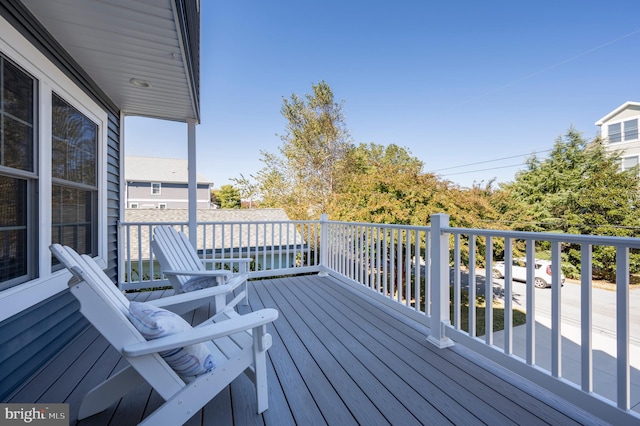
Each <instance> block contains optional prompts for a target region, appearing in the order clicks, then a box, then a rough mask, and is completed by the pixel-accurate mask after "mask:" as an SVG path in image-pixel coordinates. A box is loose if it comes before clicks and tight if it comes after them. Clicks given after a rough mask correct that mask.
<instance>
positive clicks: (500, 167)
mask: <svg viewBox="0 0 640 426" xmlns="http://www.w3.org/2000/svg"><path fill="white" fill-rule="evenodd" d="M525 164H526V163H518V164H511V165H510V166H499V167H490V168H488V169H479V170H469V171H466V172H456V173H446V174H444V175H441V176H455V175H464V174H466V173H476V172H487V171H490V170H499V169H508V168H511V167H518V166H523V165H525Z"/></svg>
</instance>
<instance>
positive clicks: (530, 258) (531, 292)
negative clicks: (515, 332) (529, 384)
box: [525, 240, 536, 365]
mask: <svg viewBox="0 0 640 426" xmlns="http://www.w3.org/2000/svg"><path fill="white" fill-rule="evenodd" d="M535 255H536V252H535V247H534V241H533V240H527V254H526V257H527V265H533V264H534V261H535ZM534 280H535V277H534V268H531V267H529V268H527V287H526V290H525V291H526V292H527V349H526V351H527V364H529V365H534V364H535V362H536V313H535V312H536V311H535V309H536V304H535V289H536V287H535V285H534Z"/></svg>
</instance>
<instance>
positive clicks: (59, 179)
mask: <svg viewBox="0 0 640 426" xmlns="http://www.w3.org/2000/svg"><path fill="white" fill-rule="evenodd" d="M51 132H52V134H51V139H52V141H51V142H52V143H51V145H52V167H51V168H52V187H51V208H52V220H51V222H52V224H51V227H52V229H51V240H52V242H53V243H60V244H64V245H68V246H70V247H72V248H74V249H75V250H76V251H77V252H78V253H81V254H89V255H96V254H97V224H98V208H97V204H98V187H97V169H98V161H97V160H98V155H97V150H98V125H97V124H95V123H94V122H92V121H91V120H89V119H88V118H87V117H86V116H85V115H83V114H82V113H80V112H79V111H78V110H77V109H75V108H74V107H72V106H71V105H69V104H68V103H67V102H66V101H64V100H63V99H62V98H60V97H59V96H57V95H55V94H54V95H53V97H52V129H51ZM57 263H58V261H57V259H54V262H53V264H57Z"/></svg>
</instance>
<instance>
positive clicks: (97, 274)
mask: <svg viewBox="0 0 640 426" xmlns="http://www.w3.org/2000/svg"><path fill="white" fill-rule="evenodd" d="M50 250H51V251H52V252H53V254H54V255H55V256H56V257H57V258H58V259H59V260H60V261H61V262H62V263H63V264H64V265H65V266H66V267H67V269H69V270H70V271H71V273H72V274H73V277H72V278H71V280H70V281H69V287H70V290H71V292H72V293H73V295H74V296H75V297H76V298H77V299H78V300H79V301H80V312H81V313H82V314H83V315H84V316H85V317H86V318H87V319H88V320H89V321H90V322H91V324H92V325H93V326H94V327H95V328H96V329H97V330H98V331H99V332H100V333H101V334H102V335H103V336H104V337H105V338H106V339H107V340H108V341H109V343H110V344H111V345H112V346H113V347H114V348H115V349H116V350H117V351H118V352H119V353H120V354H122V356H123V357H124V358H125V359H126V360H127V361H128V362H129V365H128V366H127V367H125V368H124V369H123V370H121V371H120V372H118V373H117V374H115V375H114V376H112V377H111V378H109V379H107V380H106V381H105V382H103V383H102V384H100V385H99V386H97V387H96V388H94V389H92V390H91V391H89V392H88V393H87V395H86V396H85V397H84V399H83V401H82V403H81V406H80V408H79V413H78V417H79V419H83V418H86V417H88V416H91V415H93V414H96V413H98V412H100V411H103V410H105V409H107V408H108V407H109V406H111V405H112V404H113V403H114V402H116V401H117V400H118V399H119V398H120V397H121V396H123V395H125V394H126V393H128V392H129V391H131V390H133V389H135V388H136V386H137V385H138V384H140V383H141V382H143V381H146V382H148V383H149V384H150V385H151V386H152V387H153V388H154V389H155V390H156V391H157V392H158V394H160V396H161V397H162V398H163V399H164V400H165V403H164V404H163V405H162V406H160V407H159V408H158V409H157V410H156V411H154V412H153V413H152V414H150V415H149V416H147V417H146V418H145V419H144V420H143V422H142V423H141V424H153V425H179V424H183V423H185V422H186V421H187V420H188V419H189V418H190V417H192V416H193V415H194V414H195V413H196V412H198V410H200V409H201V408H202V407H203V406H204V405H205V404H207V403H208V402H209V401H210V400H211V399H212V398H213V397H214V396H215V395H217V394H218V393H219V392H220V391H221V390H222V389H224V388H225V387H226V386H227V385H229V384H230V383H231V382H232V381H233V380H234V379H235V378H236V377H237V376H238V375H240V374H241V373H242V372H245V373H246V374H247V375H248V376H249V377H250V378H251V380H252V381H253V382H254V383H255V386H256V395H257V403H258V407H257V411H258V413H261V412H263V411H264V410H266V409H267V408H268V394H267V372H266V351H267V349H268V348H269V347H270V346H271V335H270V334H268V333H267V332H266V324H268V323H270V322H272V321H274V320H275V319H276V318H277V317H278V311H277V310H275V309H261V310H259V311H256V312H252V313H250V314H246V315H240V314H238V313H237V312H236V311H235V310H234V309H233V308H226V309H224V310H223V311H221V312H219V313H218V314H216V315H215V316H214V317H213V318H211V319H209V320H207V321H205V322H203V323H202V324H200V325H199V326H197V327H195V328H193V329H192V330H189V331H187V332H182V333H179V334H174V335H170V336H167V337H161V338H159V339H155V340H149V341H147V340H146V339H145V338H144V337H143V336H142V334H140V332H139V331H138V329H136V327H135V326H134V325H133V324H132V322H131V321H130V320H129V317H128V311H129V300H128V299H127V298H126V297H125V296H124V295H123V294H122V293H121V292H120V291H119V290H118V289H117V288H116V286H115V285H114V284H113V283H112V282H111V281H110V280H109V278H108V277H107V275H106V274H105V273H104V272H103V271H102V270H101V269H100V266H99V265H98V264H97V263H95V262H94V261H93V259H91V258H90V257H88V256H86V255H84V256H80V255H79V254H78V253H76V252H75V251H74V250H73V249H71V248H69V247H64V246H61V245H59V244H53V245H52V246H50ZM194 293H198V292H192V293H186V294H180V295H176V296H172V297H168V298H163V299H158V300H154V301H152V302H146V303H152V304H154V305H156V306H160V307H163V308H165V309H169V310H170V309H171V307H172V306H178V307H183V305H184V303H188V302H189V300H190V299H197V298H198V296H197V295H196V294H194ZM198 342H206V345H207V348H208V349H209V350H211V352H212V353H213V355H214V359H215V363H216V368H215V369H214V370H212V371H210V372H208V373H204V374H202V375H199V376H196V378H195V379H193V380H192V381H189V382H188V383H187V381H185V380H184V379H182V378H181V377H180V376H179V375H178V374H176V372H175V371H174V370H173V369H172V368H171V367H170V366H169V364H167V362H166V361H165V360H164V359H163V358H162V357H161V356H160V355H159V354H158V352H162V351H167V350H170V349H174V348H181V347H185V346H187V345H192V344H195V343H198Z"/></svg>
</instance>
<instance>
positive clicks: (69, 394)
mask: <svg viewBox="0 0 640 426" xmlns="http://www.w3.org/2000/svg"><path fill="white" fill-rule="evenodd" d="M250 292H251V293H250V307H249V308H247V309H251V310H255V309H259V308H262V307H273V308H276V309H278V310H279V311H280V317H279V318H278V320H277V321H276V322H275V323H273V324H272V325H271V326H270V327H269V332H270V333H271V334H272V336H273V346H272V347H271V349H270V350H269V357H268V360H269V362H268V364H269V404H270V405H269V409H268V410H267V411H266V412H264V413H263V414H262V415H257V414H255V407H256V404H255V395H254V392H253V388H252V383H251V382H250V381H249V379H247V378H246V377H244V376H241V377H239V378H238V379H236V380H235V381H234V382H233V383H232V385H231V386H230V387H228V388H227V389H226V390H225V391H223V392H222V393H221V394H219V395H218V396H216V397H215V398H214V399H213V400H212V401H211V402H210V403H209V404H208V405H207V406H206V407H205V408H204V409H203V410H201V411H200V412H198V413H197V414H196V415H195V416H194V417H192V418H191V420H190V421H189V423H188V424H193V425H196V424H197V425H213V424H215V425H231V424H235V425H254V424H255V425H263V424H264V425H288V424H291V425H293V424H299V425H315V424H330V425H350V424H354V425H355V424H364V425H378V424H398V425H412V424H430V425H443V424H459V425H474V424H490V425H503V424H504V425H506V424H526V425H535V424H553V425H560V424H561V425H572V424H606V423H605V422H600V421H599V420H598V419H595V418H593V417H590V416H589V415H587V414H585V413H584V412H582V411H580V410H579V409H577V408H575V407H574V406H572V405H570V404H568V403H566V402H564V401H562V400H560V399H559V398H558V397H557V396H555V395H549V394H547V393H545V392H543V391H541V390H540V389H539V388H537V387H536V386H534V385H532V384H530V383H527V382H524V381H523V380H522V379H520V378H517V377H515V376H509V373H506V372H505V373H504V374H500V375H495V374H493V372H492V368H493V369H495V366H493V367H492V366H491V364H490V363H488V362H487V363H486V364H484V362H483V363H481V364H480V365H479V364H477V363H474V362H473V361H471V360H470V358H469V357H467V356H466V352H465V349H464V348H461V347H458V346H454V347H453V348H449V349H443V350H439V349H437V348H435V347H434V346H432V345H431V344H429V343H427V342H426V333H427V332H428V331H427V330H426V329H423V328H422V327H421V326H419V325H416V324H412V323H411V322H410V321H407V320H405V319H403V318H402V317H400V316H399V315H398V314H397V313H393V312H389V310H388V309H381V308H380V307H379V306H377V305H376V304H375V303H371V301H370V300H368V299H367V298H363V297H362V296H360V295H358V294H356V293H354V292H353V291H352V290H350V289H349V288H347V287H345V286H344V285H342V284H340V283H338V282H337V281H336V280H334V279H333V278H329V277H318V276H301V277H295V278H284V279H270V280H263V281H255V282H252V283H251V289H250ZM160 296H162V292H152V293H149V292H147V293H138V294H137V295H136V300H143V299H145V298H148V297H152V298H155V297H160ZM207 315H208V312H207V310H206V309H201V310H199V311H196V312H195V313H194V314H193V315H192V316H191V317H190V318H188V319H190V320H192V321H194V322H199V321H200V320H201V319H204V318H205V317H206V316H207ZM475 358H476V359H475V361H477V357H475ZM124 364H125V361H124V360H123V359H121V358H120V357H119V355H118V354H117V353H116V352H115V350H113V349H112V348H110V347H109V345H108V344H107V343H106V341H105V340H104V339H103V338H102V337H101V336H99V335H98V334H97V332H96V331H95V330H94V329H93V328H92V327H89V328H88V329H87V330H86V331H85V332H84V333H82V335H80V336H79V337H78V338H77V339H76V340H75V341H74V342H73V343H72V344H70V345H69V346H67V347H66V348H65V349H64V350H63V351H61V352H60V353H59V354H58V355H57V356H56V357H55V358H54V359H52V360H51V362H50V363H49V364H48V365H47V366H45V367H44V368H43V369H42V370H41V371H40V372H39V373H38V374H37V375H35V376H34V377H33V378H32V379H31V380H29V381H28V382H26V383H25V385H24V386H23V387H22V388H20V389H19V390H18V391H17V392H16V393H15V394H14V395H13V396H12V397H11V400H10V401H9V402H46V403H53V402H67V403H69V404H70V411H71V413H70V414H71V422H70V424H71V425H81V426H84V425H117V426H122V425H132V424H136V423H138V422H139V421H141V420H142V419H143V418H144V417H146V416H147V415H148V414H149V413H150V412H152V411H153V410H154V409H155V408H156V407H158V406H159V405H160V404H161V403H162V400H161V398H160V397H159V396H158V395H157V394H156V393H155V392H153V391H152V390H151V388H150V387H149V386H147V385H144V386H141V387H140V388H138V389H137V390H136V391H135V392H132V393H130V394H129V395H127V396H126V397H124V398H122V399H121V400H120V402H119V403H117V404H115V405H113V406H112V407H111V408H109V409H108V410H106V411H104V412H102V413H100V414H97V415H95V416H93V417H90V418H88V419H85V420H83V421H80V422H78V421H77V419H76V417H77V409H78V404H79V401H80V400H81V399H82V396H83V395H84V393H86V391H87V390H89V389H90V388H91V387H93V386H95V385H96V384H97V383H99V382H100V381H102V380H104V379H105V378H106V377H108V376H109V375H110V374H113V373H114V372H115V371H118V370H119V369H120V368H122V367H123V366H124ZM485 367H486V368H485Z"/></svg>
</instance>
